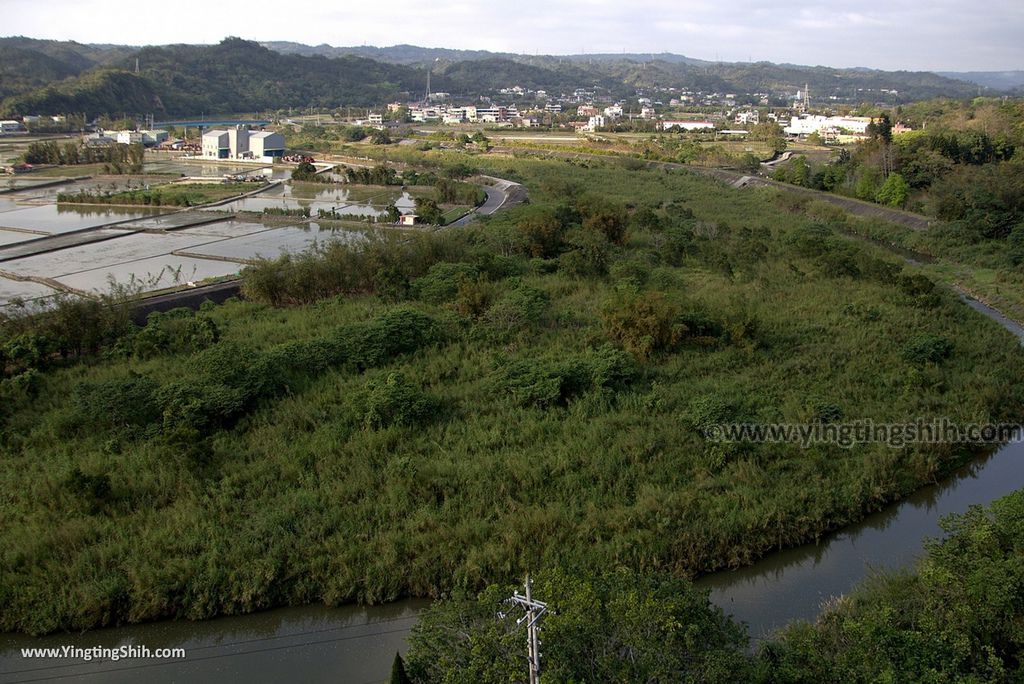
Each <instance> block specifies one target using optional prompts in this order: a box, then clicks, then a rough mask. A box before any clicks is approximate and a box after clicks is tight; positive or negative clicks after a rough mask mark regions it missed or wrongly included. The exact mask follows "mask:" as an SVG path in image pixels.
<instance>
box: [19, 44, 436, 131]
mask: <svg viewBox="0 0 1024 684" xmlns="http://www.w3.org/2000/svg"><path fill="white" fill-rule="evenodd" d="M136 58H137V59H138V61H139V68H140V72H139V73H138V74H135V73H131V72H130V71H128V70H127V69H110V68H107V67H99V68H97V69H94V70H91V71H88V72H86V73H84V74H82V75H80V76H77V77H74V78H70V79H65V80H63V81H56V82H52V83H50V84H49V85H48V86H46V87H44V88H41V89H36V90H32V91H30V92H27V93H22V94H20V95H16V96H12V97H8V98H6V99H5V100H4V101H3V103H2V105H0V110H2V113H3V114H5V115H22V114H32V113H38V112H43V113H47V112H85V113H86V114H87V115H89V116H93V115H97V114H118V113H121V112H127V113H144V112H152V113H154V114H158V115H174V116H185V115H198V114H200V113H207V114H218V113H229V112H243V111H255V110H264V109H278V108H282V107H309V106H318V107H337V106H343V105H370V104H377V103H380V102H384V101H387V100H389V99H393V98H396V97H398V96H399V95H401V94H402V93H405V92H414V91H415V92H417V93H418V92H420V91H421V90H422V89H423V87H424V82H425V77H424V72H423V71H422V70H419V69H414V68H412V67H406V66H400V65H394V64H387V63H384V62H377V61H374V60H370V59H365V58H361V57H354V56H345V57H339V58H336V59H328V58H326V57H322V56H310V57H303V56H298V55H282V54H279V53H276V52H273V51H271V50H268V49H267V48H264V47H261V46H260V45H258V44H256V43H253V42H249V41H244V40H240V39H237V38H229V39H226V40H224V41H222V42H221V43H219V44H218V45H204V46H199V45H169V46H163V47H147V48H143V49H141V50H138V51H137V52H134V53H132V54H131V55H130V57H128V61H129V62H130V66H131V67H132V68H134V64H135V59H136ZM126 66H127V65H126ZM437 85H438V89H440V88H442V87H445V86H446V83H445V79H444V78H443V77H440V76H439V77H438V81H437Z"/></svg>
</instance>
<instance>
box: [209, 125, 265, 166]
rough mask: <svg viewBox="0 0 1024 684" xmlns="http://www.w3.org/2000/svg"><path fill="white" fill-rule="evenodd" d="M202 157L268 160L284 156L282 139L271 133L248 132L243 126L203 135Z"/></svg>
mask: <svg viewBox="0 0 1024 684" xmlns="http://www.w3.org/2000/svg"><path fill="white" fill-rule="evenodd" d="M202 149H203V156H204V157H206V158H208V159H255V160H268V159H271V160H272V159H276V158H280V157H281V156H283V155H284V137H283V136H282V135H281V134H280V133H273V132H271V131H250V130H249V129H248V128H245V127H244V126H237V127H235V128H229V129H227V130H224V129H219V128H218V129H214V130H211V131H206V132H205V133H203V146H202Z"/></svg>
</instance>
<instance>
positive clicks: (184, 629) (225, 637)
mask: <svg viewBox="0 0 1024 684" xmlns="http://www.w3.org/2000/svg"><path fill="white" fill-rule="evenodd" d="M964 301H965V302H966V303H967V305H968V306H970V307H971V308H973V309H975V310H976V311H978V312H980V313H982V314H984V315H986V316H988V317H989V318H991V319H993V320H995V321H996V322H997V323H999V324H1000V325H1002V326H1003V327H1004V328H1006V329H1007V330H1009V331H1010V332H1011V333H1013V334H1014V335H1016V336H1017V337H1018V338H1019V339H1020V340H1021V342H1022V343H1024V328H1022V327H1021V326H1020V325H1018V324H1016V323H1014V322H1013V321H1010V320H1008V319H1007V318H1005V317H1004V316H1002V315H1001V314H999V313H998V312H996V311H994V310H992V309H990V308H989V307H987V306H985V305H984V304H982V303H980V302H977V301H975V300H973V299H970V298H968V297H964ZM1022 458H1024V441H1016V442H1012V443H1010V444H1007V445H1005V446H1003V447H1002V448H1001V449H999V450H998V451H996V452H994V453H992V454H990V455H988V456H985V457H981V458H978V459H976V460H975V461H973V462H972V463H970V464H969V465H967V466H965V467H963V468H961V469H959V470H958V471H956V472H955V473H953V474H952V475H951V476H950V477H948V478H946V479H945V480H943V481H942V482H940V483H937V484H935V485H932V486H928V487H925V488H923V489H921V490H919V491H918V492H916V493H914V494H913V495H912V496H910V497H908V498H906V499H904V500H903V501H901V502H899V503H897V504H894V505H892V506H889V507H888V508H886V509H884V510H882V511H880V512H878V513H875V514H873V515H870V516H868V517H867V518H865V519H864V520H863V521H861V522H860V523H858V524H856V525H850V526H847V527H845V528H843V529H842V530H840V531H838V532H835V533H833V534H831V535H828V536H826V537H825V538H824V539H823V540H822V541H820V542H819V543H817V544H807V545H804V546H800V547H797V548H793V549H787V550H784V551H779V552H776V553H772V554H770V555H768V556H766V557H765V558H763V559H762V560H760V561H758V562H757V563H755V564H753V565H750V566H747V567H744V568H741V569H739V570H735V571H727V572H718V573H714V574H712V575H708V576H705V577H702V578H700V579H699V580H698V581H697V584H698V586H702V587H704V588H706V589H708V590H710V592H711V600H712V601H713V602H714V603H716V604H717V605H719V606H721V607H722V609H723V610H724V611H725V612H726V613H728V614H730V615H732V616H733V617H734V618H735V619H737V620H741V621H743V622H745V623H747V625H748V626H749V629H750V634H751V636H752V637H753V639H754V641H755V643H756V641H758V640H760V639H762V638H764V637H765V636H766V635H768V634H769V633H770V632H771V631H772V630H773V629H775V628H777V627H780V626H782V625H784V624H786V623H788V622H790V621H792V620H796V619H813V618H814V617H815V616H816V615H817V614H818V612H819V610H820V606H821V604H822V602H823V601H827V600H828V599H829V598H831V597H835V596H840V595H842V594H844V593H847V592H848V591H850V589H852V588H853V587H854V585H856V584H857V583H858V582H860V581H861V580H863V579H864V578H865V577H867V576H868V575H869V574H870V573H871V572H873V571H876V570H878V569H882V568H898V567H906V566H909V565H910V564H911V563H912V562H913V561H914V560H915V558H917V557H918V556H919V555H920V554H921V551H922V548H923V544H924V540H925V539H928V538H933V537H938V536H939V535H940V533H941V530H940V528H939V519H940V518H942V517H943V516H945V515H949V514H951V513H962V512H964V511H966V510H967V509H968V507H970V506H971V505H975V504H977V505H984V504H988V503H990V502H991V501H993V500H994V499H997V498H999V497H1002V496H1005V495H1006V494H1009V493H1011V492H1013V491H1015V490H1017V489H1021V488H1024V468H1022V467H1021V465H1020V464H1021V459H1022ZM426 605H427V602H426V601H412V600H411V601H402V602H398V603H392V604H387V605H383V606H374V607H355V606H349V607H343V608H327V607H324V606H306V607H301V608H282V609H278V610H271V611H266V612H261V613H254V614H252V615H245V616H237V617H224V618H218V619H216V620H209V621H205V622H184V621H181V622H171V621H163V622H155V623H150V624H142V625H133V626H128V627H118V628H112V629H100V630H93V631H89V632H86V633H84V634H75V635H68V634H53V635H49V636H47V637H42V638H32V637H27V636H23V635H3V636H0V683H5V684H8V683H9V684H15V683H18V684H21V683H25V682H60V681H65V682H70V681H75V682H84V683H86V684H94V683H95V684H99V683H100V682H102V683H104V684H106V683H111V684H128V683H131V682H139V681H145V682H148V683H153V684H173V683H177V682H219V683H220V682H223V683H226V684H230V683H233V682H239V683H241V682H245V683H246V684H250V683H252V684H258V683H262V682H268V683H270V682H306V683H309V684H319V683H320V682H323V683H325V684H326V683H327V682H331V683H332V684H337V683H341V682H343V683H345V684H371V683H375V682H383V681H384V680H386V679H387V677H388V674H389V672H390V667H391V662H392V659H393V658H394V654H395V652H396V651H401V652H404V651H405V648H406V644H405V636H406V635H407V634H408V631H409V630H410V629H411V627H412V626H413V624H415V621H416V616H417V614H418V612H419V611H420V610H422V608H423V607H425V606H426ZM123 644H139V645H145V646H147V647H149V648H150V649H156V648H170V647H182V648H185V649H186V657H185V658H184V659H180V658H179V659H171V660H164V661H159V660H153V659H131V660H119V661H117V662H113V661H110V660H106V661H92V662H89V663H83V662H81V661H72V660H67V659H55V658H44V659H26V658H23V657H22V656H21V653H20V650H21V649H22V648H26V647H42V648H46V647H61V646H64V645H72V646H76V647H81V648H89V647H93V646H104V647H108V648H113V647H116V646H120V645H123Z"/></svg>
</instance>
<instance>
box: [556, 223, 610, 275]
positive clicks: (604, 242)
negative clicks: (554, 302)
mask: <svg viewBox="0 0 1024 684" xmlns="http://www.w3.org/2000/svg"><path fill="white" fill-rule="evenodd" d="M566 242H567V243H568V244H569V245H570V246H572V249H570V250H569V251H567V252H564V253H562V254H561V255H560V256H559V257H558V270H559V271H563V272H565V273H567V274H568V275H571V276H576V277H582V278H586V277H601V276H604V275H606V274H607V273H608V263H609V262H610V261H611V254H612V246H611V243H609V241H608V239H607V238H606V237H605V236H604V233H602V232H600V231H596V230H591V231H587V230H576V231H573V232H572V233H571V234H570V235H569V236H568V237H567V238H566Z"/></svg>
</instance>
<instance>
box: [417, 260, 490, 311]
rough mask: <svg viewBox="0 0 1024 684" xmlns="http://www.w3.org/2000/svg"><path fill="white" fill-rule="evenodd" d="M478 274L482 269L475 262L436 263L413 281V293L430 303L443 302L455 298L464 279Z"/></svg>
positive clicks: (475, 276) (473, 278) (473, 277)
mask: <svg viewBox="0 0 1024 684" xmlns="http://www.w3.org/2000/svg"><path fill="white" fill-rule="evenodd" d="M478 275H480V270H479V269H478V268H477V267H476V266H474V265H473V264H467V263H454V264H453V263H447V262H442V263H439V264H434V265H433V266H431V267H430V270H428V271H427V274H426V275H425V276H423V277H422V278H417V279H416V280H414V281H413V283H412V293H413V296H414V297H415V298H416V299H420V300H422V301H424V302H427V303H429V304H443V303H445V302H450V301H451V300H452V299H454V298H455V295H456V294H458V291H459V284H460V283H462V281H463V280H464V279H470V280H476V278H477V276H478Z"/></svg>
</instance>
